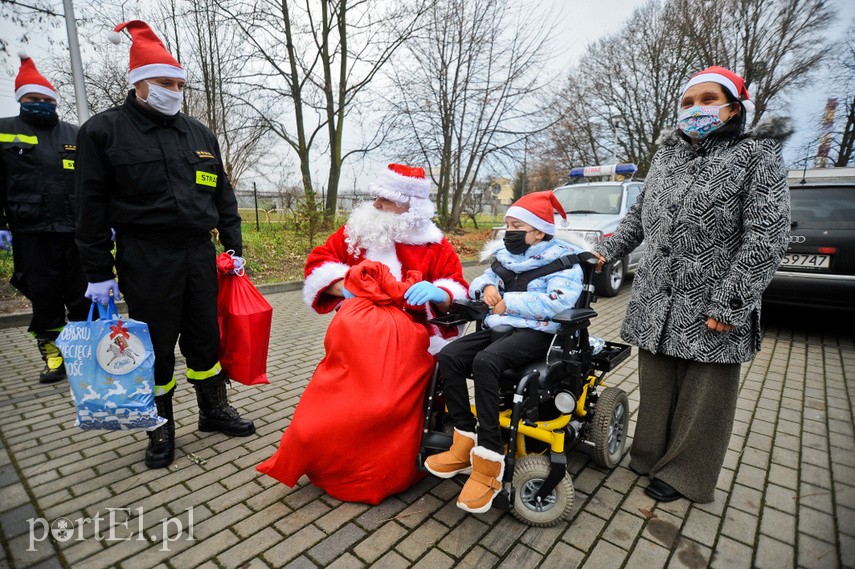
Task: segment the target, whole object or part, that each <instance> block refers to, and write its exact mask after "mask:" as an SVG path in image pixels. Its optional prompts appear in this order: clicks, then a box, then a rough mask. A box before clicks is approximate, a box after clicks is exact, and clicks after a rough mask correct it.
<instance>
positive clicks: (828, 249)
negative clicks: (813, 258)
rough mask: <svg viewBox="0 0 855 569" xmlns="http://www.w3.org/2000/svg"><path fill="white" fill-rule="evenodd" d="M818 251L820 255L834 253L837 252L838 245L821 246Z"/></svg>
mask: <svg viewBox="0 0 855 569" xmlns="http://www.w3.org/2000/svg"><path fill="white" fill-rule="evenodd" d="M816 252H817V253H819V254H820V255H834V254H835V253H837V247H820V248H819V249H817V251H816Z"/></svg>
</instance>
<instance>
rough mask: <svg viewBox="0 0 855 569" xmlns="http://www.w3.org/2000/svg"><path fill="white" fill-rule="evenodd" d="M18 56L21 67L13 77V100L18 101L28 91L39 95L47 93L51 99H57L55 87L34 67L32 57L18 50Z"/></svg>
mask: <svg viewBox="0 0 855 569" xmlns="http://www.w3.org/2000/svg"><path fill="white" fill-rule="evenodd" d="M18 57H20V58H21V68H20V69H19V70H18V76H17V77H15V100H16V101H20V100H21V97H23V96H24V95H27V94H29V93H38V94H39V95H47V96H48V97H51V98H52V99H58V98H59V97H57V95H56V89H54V87H53V85H51V84H50V81H48V80H47V79H45V78H44V76H43V75H42V74H41V73H39V70H38V69H36V64H35V63H33V58H31V57H30V56H29V55H27V53H26V52H25V51H19V52H18Z"/></svg>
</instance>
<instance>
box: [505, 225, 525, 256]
mask: <svg viewBox="0 0 855 569" xmlns="http://www.w3.org/2000/svg"><path fill="white" fill-rule="evenodd" d="M528 234H529V232H528V231H522V230H520V231H505V237H504V242H505V249H507V250H508V252H509V253H513V254H514V255H522V254H523V253H525V252H526V251H528V248H529V247H531V245H529V244H528V243H526V242H525V236H526V235H528Z"/></svg>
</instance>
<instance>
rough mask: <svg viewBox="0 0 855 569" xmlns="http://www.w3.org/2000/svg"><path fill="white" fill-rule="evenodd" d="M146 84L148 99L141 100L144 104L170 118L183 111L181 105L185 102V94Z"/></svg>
mask: <svg viewBox="0 0 855 569" xmlns="http://www.w3.org/2000/svg"><path fill="white" fill-rule="evenodd" d="M146 83H148V99H143V98H140V100H141V101H142V102H143V103H146V104H148V106H150V107H151V108H152V109H154V110H155V111H157V112H159V113H160V114H162V115H166V116H168V117H171V116H172V115H175V114H178V111H180V110H181V103H182V102H183V101H184V93H183V92H181V91H172V90H171V89H166V88H164V87H161V86H160V85H155V84H154V83H149V82H148V81H146Z"/></svg>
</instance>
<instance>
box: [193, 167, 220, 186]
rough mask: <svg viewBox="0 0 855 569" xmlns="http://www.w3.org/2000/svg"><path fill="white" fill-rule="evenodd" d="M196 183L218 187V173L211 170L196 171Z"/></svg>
mask: <svg viewBox="0 0 855 569" xmlns="http://www.w3.org/2000/svg"><path fill="white" fill-rule="evenodd" d="M196 183H197V184H199V185H200V186H209V187H211V188H216V187H217V175H216V174H211V173H210V172H200V171H198V170H197V171H196Z"/></svg>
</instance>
